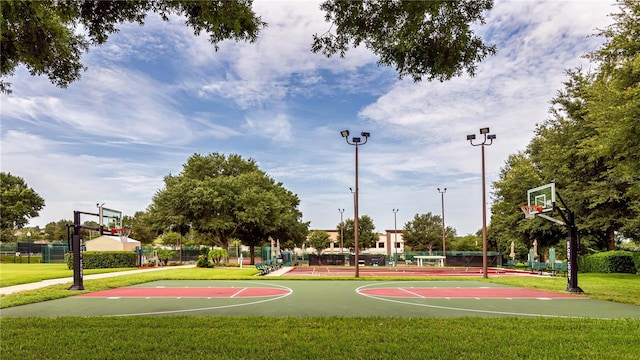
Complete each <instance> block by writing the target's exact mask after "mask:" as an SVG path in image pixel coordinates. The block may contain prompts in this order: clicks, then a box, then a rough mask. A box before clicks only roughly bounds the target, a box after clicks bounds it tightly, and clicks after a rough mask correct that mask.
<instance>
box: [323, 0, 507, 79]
mask: <svg viewBox="0 0 640 360" xmlns="http://www.w3.org/2000/svg"><path fill="white" fill-rule="evenodd" d="M320 7H321V9H322V10H324V11H326V15H325V19H326V21H327V22H331V23H332V24H333V25H335V34H334V33H331V32H330V31H327V32H326V33H324V34H322V35H318V34H315V35H314V36H313V46H312V51H313V52H322V53H323V54H325V55H326V56H332V55H335V54H336V53H339V54H340V56H341V57H344V55H345V53H346V51H347V50H348V49H349V47H350V46H353V47H356V46H358V45H360V44H364V46H366V47H367V48H368V49H370V50H371V51H373V53H374V54H376V55H379V56H380V59H379V60H378V64H379V65H385V66H394V67H395V69H396V71H397V72H398V76H399V77H400V78H402V77H404V76H407V75H409V76H411V77H412V78H413V80H414V81H420V80H421V79H422V78H423V77H426V78H427V79H429V80H434V79H437V80H440V81H444V80H449V79H451V78H452V77H454V76H459V75H461V74H462V73H463V72H464V71H466V72H467V73H468V74H469V75H471V76H473V75H475V72H476V68H477V63H478V62H480V61H481V60H483V59H484V58H485V57H486V56H487V55H493V54H495V52H496V48H495V46H487V45H485V44H484V42H483V41H482V39H480V38H479V37H478V36H476V35H475V34H474V32H473V30H472V28H471V27H472V25H473V23H480V24H484V15H483V13H484V11H487V10H490V9H491V8H492V7H493V1H492V0H481V1H477V0H476V1H474V0H456V1H449V0H446V1H387V0H361V1H341V0H327V1H325V2H323V3H322V5H321V6H320Z"/></svg>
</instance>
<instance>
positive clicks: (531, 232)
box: [487, 151, 566, 251]
mask: <svg viewBox="0 0 640 360" xmlns="http://www.w3.org/2000/svg"><path fill="white" fill-rule="evenodd" d="M556 152H557V151H553V152H552V153H553V154H555V155H554V156H556V155H557V154H556ZM549 156H552V155H551V154H549ZM548 175H549V176H550V175H551V174H548ZM556 175H557V174H556ZM548 182H550V179H549V178H548V177H547V180H544V179H543V178H542V175H541V174H540V172H539V171H536V166H535V165H534V163H533V162H532V160H531V159H530V158H529V156H528V155H527V154H526V153H524V152H519V153H516V154H512V155H510V156H509V158H508V159H507V161H506V163H505V165H504V167H503V168H501V169H500V175H499V178H498V180H496V181H495V182H494V183H493V184H492V187H493V189H494V190H493V193H492V198H493V205H492V206H491V226H490V227H489V231H488V236H487V237H488V240H487V241H489V239H493V240H494V241H495V247H496V250H498V251H503V250H504V249H510V248H511V242H512V241H513V242H515V243H516V244H518V245H519V246H521V247H524V248H530V247H531V246H532V244H533V240H534V239H535V240H537V241H538V244H540V247H548V246H553V245H555V244H557V243H558V242H559V241H560V240H561V239H563V238H564V237H566V232H565V229H564V228H562V227H559V226H558V225H556V224H553V223H551V222H549V221H547V220H544V219H542V218H538V217H536V218H535V219H531V220H528V219H525V218H524V215H523V213H522V211H520V206H522V205H526V204H527V190H529V189H532V188H535V187H538V186H540V185H543V184H546V183H548Z"/></svg>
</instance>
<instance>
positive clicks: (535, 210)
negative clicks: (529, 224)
mask: <svg viewBox="0 0 640 360" xmlns="http://www.w3.org/2000/svg"><path fill="white" fill-rule="evenodd" d="M520 210H522V212H523V213H524V218H525V219H533V218H535V217H536V214H539V213H541V212H542V206H532V205H523V206H520Z"/></svg>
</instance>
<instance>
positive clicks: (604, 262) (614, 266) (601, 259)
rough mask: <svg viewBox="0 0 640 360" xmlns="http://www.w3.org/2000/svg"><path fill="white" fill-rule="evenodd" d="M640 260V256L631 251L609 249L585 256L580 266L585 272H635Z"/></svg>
mask: <svg viewBox="0 0 640 360" xmlns="http://www.w3.org/2000/svg"><path fill="white" fill-rule="evenodd" d="M634 260H635V261H634ZM639 261H640V256H638V254H634V253H632V252H631V251H607V252H601V253H597V254H593V255H589V256H587V257H585V258H583V259H582V261H581V263H580V265H579V266H578V268H579V269H580V272H585V273H587V272H592V273H627V274H635V273H637V272H638V268H639V267H638V265H640V264H639Z"/></svg>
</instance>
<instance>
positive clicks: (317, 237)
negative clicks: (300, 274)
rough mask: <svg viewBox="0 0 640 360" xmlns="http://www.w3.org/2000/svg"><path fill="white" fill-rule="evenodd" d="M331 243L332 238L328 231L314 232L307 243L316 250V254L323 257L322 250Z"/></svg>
mask: <svg viewBox="0 0 640 360" xmlns="http://www.w3.org/2000/svg"><path fill="white" fill-rule="evenodd" d="M330 242H331V237H330V236H329V234H328V233H327V232H326V231H323V230H314V231H312V232H311V233H310V234H309V238H308V239H307V243H308V244H309V246H311V247H313V248H314V249H316V254H318V255H321V253H322V250H324V249H326V248H327V247H328V246H329V244H330Z"/></svg>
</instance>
